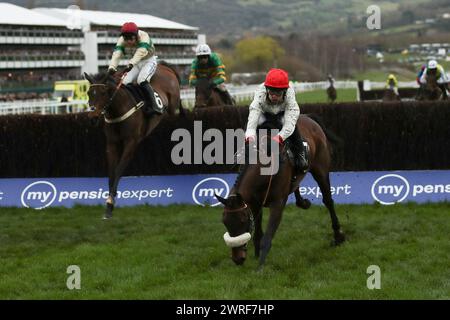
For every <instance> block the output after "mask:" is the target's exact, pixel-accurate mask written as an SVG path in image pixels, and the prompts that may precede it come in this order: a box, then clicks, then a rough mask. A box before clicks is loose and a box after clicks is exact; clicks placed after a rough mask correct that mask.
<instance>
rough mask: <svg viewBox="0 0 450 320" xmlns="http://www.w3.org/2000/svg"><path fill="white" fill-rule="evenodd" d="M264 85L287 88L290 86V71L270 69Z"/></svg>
mask: <svg viewBox="0 0 450 320" xmlns="http://www.w3.org/2000/svg"><path fill="white" fill-rule="evenodd" d="M264 85H265V86H266V87H271V88H279V89H287V88H289V76H288V73H287V72H286V71H284V70H282V69H270V70H269V72H268V73H267V75H266V81H264Z"/></svg>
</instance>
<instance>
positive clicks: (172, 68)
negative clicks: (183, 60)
mask: <svg viewBox="0 0 450 320" xmlns="http://www.w3.org/2000/svg"><path fill="white" fill-rule="evenodd" d="M158 64H160V65H162V66H165V67H167V68H169V69H170V70H172V72H173V73H175V76H176V77H177V80H178V83H180V82H181V80H180V75H179V74H178V72H177V70H176V69H175V67H174V65H172V64H170V63H168V62H167V61H164V60H161V61H158Z"/></svg>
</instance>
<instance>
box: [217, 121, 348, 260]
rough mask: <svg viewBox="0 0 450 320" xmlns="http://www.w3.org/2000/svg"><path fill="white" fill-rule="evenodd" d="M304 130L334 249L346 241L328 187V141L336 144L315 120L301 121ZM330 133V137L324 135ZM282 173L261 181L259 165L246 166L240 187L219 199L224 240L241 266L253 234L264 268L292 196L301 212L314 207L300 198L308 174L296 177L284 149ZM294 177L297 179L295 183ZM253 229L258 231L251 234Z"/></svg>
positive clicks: (311, 166) (240, 179) (282, 152)
mask: <svg viewBox="0 0 450 320" xmlns="http://www.w3.org/2000/svg"><path fill="white" fill-rule="evenodd" d="M298 125H299V126H300V128H301V132H302V135H303V138H304V139H305V140H306V141H307V142H308V145H309V169H308V170H309V172H310V173H311V174H312V176H313V177H314V179H315V180H316V182H317V183H318V185H319V187H320V190H321V192H322V194H323V203H324V204H325V206H326V207H327V209H328V211H329V213H330V217H331V224H332V228H333V232H334V243H335V244H336V245H338V244H340V243H342V242H344V241H345V235H344V233H343V232H342V231H341V227H340V224H339V220H338V217H337V215H336V212H335V209H334V202H333V199H332V197H331V189H330V188H331V186H330V178H329V171H330V164H331V154H330V147H331V146H330V145H329V140H336V141H337V137H335V136H334V135H333V134H332V133H331V132H329V131H328V130H326V129H322V127H323V126H321V125H319V124H318V123H317V122H316V121H314V120H312V119H311V117H308V116H305V115H301V116H300V118H299V120H298V123H297V126H298ZM325 132H326V133H325ZM280 150H281V152H280V153H279V155H278V156H279V157H280V164H279V169H278V171H277V173H276V174H274V175H261V174H260V169H261V167H262V165H261V163H260V162H259V161H258V163H256V164H244V165H243V166H242V167H241V171H240V173H239V175H238V178H237V179H236V183H235V185H234V187H233V188H232V190H231V191H230V195H229V197H228V198H227V199H224V198H221V197H219V196H217V195H216V197H217V199H218V200H219V201H220V202H221V203H222V204H224V206H225V207H224V211H223V223H224V225H225V227H226V229H227V233H225V235H224V240H225V242H226V243H227V245H228V246H229V247H231V258H232V260H233V261H234V262H235V263H236V264H238V265H241V264H243V263H244V261H245V259H246V257H247V242H248V241H249V240H250V238H251V234H252V232H253V231H254V234H253V244H254V247H255V255H256V257H259V267H260V268H261V267H262V266H263V265H264V262H265V260H266V257H267V254H268V253H269V250H270V248H271V246H272V240H273V238H274V236H275V232H276V231H277V229H278V226H279V225H280V222H281V217H282V215H283V210H284V207H285V206H286V202H287V199H288V196H289V194H291V193H292V192H295V196H296V203H297V206H299V207H302V208H305V209H307V208H308V207H309V206H310V205H311V203H310V201H309V200H306V199H303V198H302V197H301V196H300V192H299V189H298V187H299V184H300V181H301V180H302V179H303V178H304V177H305V174H306V173H302V174H297V175H296V174H295V173H294V166H293V164H292V162H291V161H290V160H289V159H288V156H287V152H286V150H285V149H280ZM294 176H295V179H293V177H294ZM263 207H268V208H269V209H270V215H269V221H268V224H267V228H266V231H265V233H263V230H262V209H263ZM253 229H254V230H253Z"/></svg>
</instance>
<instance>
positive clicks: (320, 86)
mask: <svg viewBox="0 0 450 320" xmlns="http://www.w3.org/2000/svg"><path fill="white" fill-rule="evenodd" d="M385 85H386V83H385V82H371V81H368V80H365V81H364V90H371V89H376V88H384V86H385ZM258 86H259V85H258V84H254V85H246V86H234V85H231V84H230V85H228V89H229V91H230V94H231V95H232V96H233V97H234V98H235V100H236V102H238V103H240V102H242V101H248V100H250V99H252V98H253V95H254V93H255V90H256V88H257V87H258ZM293 86H294V89H295V91H297V92H305V91H313V90H325V89H326V88H328V87H329V82H328V81H321V82H301V83H300V82H294V83H293ZM334 87H335V88H336V89H356V90H357V100H358V101H359V96H360V94H359V88H358V83H357V82H356V81H336V82H335V83H334ZM399 87H400V88H417V87H418V85H417V83H416V82H414V81H412V82H399ZM180 95H181V100H182V101H183V106H184V107H185V108H192V107H193V105H194V101H195V89H193V88H192V89H182V90H181V93H180ZM87 103H88V102H87V101H86V100H77V101H71V102H58V101H52V100H25V101H12V102H1V103H0V115H6V114H24V113H39V114H59V113H75V112H83V111H86V110H87V107H88V105H87Z"/></svg>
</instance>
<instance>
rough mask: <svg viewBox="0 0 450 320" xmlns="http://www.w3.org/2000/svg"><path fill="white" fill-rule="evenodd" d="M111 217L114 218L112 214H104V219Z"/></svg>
mask: <svg viewBox="0 0 450 320" xmlns="http://www.w3.org/2000/svg"><path fill="white" fill-rule="evenodd" d="M109 219H112V214H105V215H104V216H103V220H109Z"/></svg>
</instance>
